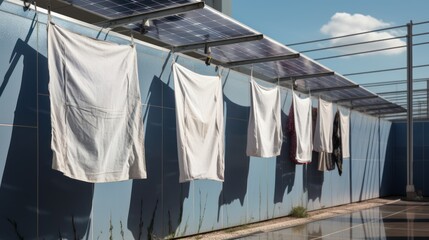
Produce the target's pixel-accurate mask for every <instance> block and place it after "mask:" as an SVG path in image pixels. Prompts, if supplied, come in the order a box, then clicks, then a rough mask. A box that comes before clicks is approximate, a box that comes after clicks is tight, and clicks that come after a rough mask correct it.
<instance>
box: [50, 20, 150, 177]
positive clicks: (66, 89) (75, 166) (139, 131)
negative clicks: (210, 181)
mask: <svg viewBox="0 0 429 240" xmlns="http://www.w3.org/2000/svg"><path fill="white" fill-rule="evenodd" d="M136 57H137V53H136V50H135V48H134V47H133V46H129V45H117V44H113V43H108V42H103V41H99V40H95V39H91V38H88V37H85V36H81V35H79V34H76V33H72V32H69V31H66V30H64V29H62V28H60V27H58V26H57V25H54V24H51V23H50V24H49V26H48V66H49V76H50V80H49V93H50V100H51V122H52V142H51V148H52V150H53V161H52V168H53V169H55V170H58V171H61V172H62V173H63V174H64V175H66V176H68V177H71V178H74V179H78V180H82V181H87V182H111V181H122V180H127V179H142V178H146V164H145V158H144V145H143V143H144V141H143V120H142V107H141V97H140V87H139V81H138V73H137V58H136Z"/></svg>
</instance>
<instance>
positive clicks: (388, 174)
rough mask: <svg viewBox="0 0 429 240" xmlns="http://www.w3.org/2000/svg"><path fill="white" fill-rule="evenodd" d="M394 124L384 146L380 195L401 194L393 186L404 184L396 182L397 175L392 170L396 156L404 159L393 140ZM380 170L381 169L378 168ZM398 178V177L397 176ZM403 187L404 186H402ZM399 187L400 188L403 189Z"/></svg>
mask: <svg viewBox="0 0 429 240" xmlns="http://www.w3.org/2000/svg"><path fill="white" fill-rule="evenodd" d="M394 126H395V124H392V128H391V134H389V138H388V141H387V146H386V155H385V156H386V157H385V159H384V160H385V161H384V166H382V167H383V170H382V172H383V175H382V176H381V183H380V197H384V196H389V195H401V194H400V191H398V189H400V188H398V187H395V186H405V185H406V184H398V182H399V181H398V176H395V177H394V174H395V173H394V170H395V168H394V167H395V166H394V164H395V161H396V159H397V158H402V159H405V158H406V156H403V154H401V153H399V154H398V152H399V151H397V149H398V146H397V145H396V141H395V132H394V131H395V128H394ZM380 170H381V169H380ZM399 179H400V178H399ZM403 189H404V188H403ZM403 189H400V190H403Z"/></svg>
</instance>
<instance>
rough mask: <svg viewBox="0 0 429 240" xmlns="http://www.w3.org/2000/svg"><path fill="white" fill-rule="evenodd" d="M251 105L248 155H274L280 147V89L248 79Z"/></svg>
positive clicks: (281, 137) (277, 153)
mask: <svg viewBox="0 0 429 240" xmlns="http://www.w3.org/2000/svg"><path fill="white" fill-rule="evenodd" d="M250 92H251V99H250V101H251V106H250V116H249V125H248V128H247V149H246V153H247V155H248V156H255V157H274V156H278V155H280V151H281V147H282V139H283V132H282V125H281V115H280V114H281V112H280V111H281V110H280V89H279V88H278V87H273V88H267V87H263V86H260V85H259V84H258V83H256V82H255V81H254V80H253V79H251V80H250Z"/></svg>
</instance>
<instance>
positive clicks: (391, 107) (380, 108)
mask: <svg viewBox="0 0 429 240" xmlns="http://www.w3.org/2000/svg"><path fill="white" fill-rule="evenodd" d="M395 108H401V109H403V110H404V111H406V110H405V109H404V108H403V107H401V106H390V107H378V108H371V109H365V110H364V112H366V113H368V112H375V111H380V110H387V109H395Z"/></svg>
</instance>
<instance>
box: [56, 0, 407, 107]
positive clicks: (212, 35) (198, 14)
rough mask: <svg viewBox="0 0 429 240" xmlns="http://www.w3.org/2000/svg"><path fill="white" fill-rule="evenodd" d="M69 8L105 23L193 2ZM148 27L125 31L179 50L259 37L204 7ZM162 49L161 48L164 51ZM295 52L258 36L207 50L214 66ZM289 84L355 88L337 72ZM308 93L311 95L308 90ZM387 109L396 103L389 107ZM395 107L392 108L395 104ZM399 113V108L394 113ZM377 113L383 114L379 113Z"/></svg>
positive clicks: (298, 67)
mask: <svg viewBox="0 0 429 240" xmlns="http://www.w3.org/2000/svg"><path fill="white" fill-rule="evenodd" d="M62 1H63V2H67V3H69V4H71V5H73V6H77V7H79V8H81V9H85V10H87V11H89V12H92V13H93V14H96V15H99V16H102V17H104V18H106V19H110V20H112V19H116V18H121V17H125V16H130V15H136V14H144V13H149V12H151V11H154V10H159V9H163V8H167V7H174V6H180V5H183V4H187V3H193V2H197V1H196V0H159V1H152V0H151V1H149V0H143V1H142V0H140V1H137V0H127V1H119V0H95V1H90V0H62ZM148 23H149V26H143V25H142V23H132V24H128V25H126V26H125V27H127V28H130V29H133V30H136V31H141V32H143V31H142V30H143V29H144V30H145V31H144V32H145V35H146V36H147V37H149V38H153V39H156V40H158V41H160V42H163V43H165V44H166V46H181V45H189V44H193V43H201V42H208V41H217V40H225V39H229V38H233V37H240V36H249V35H255V34H260V33H259V32H257V31H255V30H253V29H251V28H249V27H247V26H245V25H243V24H242V23H240V22H238V21H236V20H234V19H232V18H230V17H228V16H225V15H223V14H222V13H219V12H217V11H216V10H214V9H213V8H211V7H209V6H205V7H204V8H203V9H198V10H193V11H189V12H186V13H181V14H178V15H174V16H169V17H163V18H159V19H151V20H149V22H148ZM166 46H164V47H166ZM195 52H196V53H198V54H200V55H205V53H204V50H203V49H196V50H195ZM296 53H297V52H296V51H294V50H293V49H291V48H288V47H287V46H285V45H284V44H281V43H278V42H276V41H275V40H273V39H270V38H268V37H264V39H263V40H259V41H251V42H243V43H237V44H229V45H223V46H216V47H211V56H212V57H213V59H215V60H217V61H218V62H221V63H222V62H223V63H228V62H234V61H243V60H249V59H257V58H266V57H273V56H281V55H289V54H296ZM241 67H242V68H243V69H244V70H247V72H250V70H253V71H254V72H257V73H258V75H261V76H265V77H266V78H267V79H273V80H275V79H278V78H288V77H293V76H299V75H308V74H317V73H322V72H329V71H331V70H330V69H328V68H326V67H325V66H323V65H321V64H319V63H317V62H315V61H314V60H312V59H310V58H308V57H306V56H305V55H301V56H300V57H299V58H296V59H287V60H279V61H271V62H263V63H256V64H252V65H245V66H241ZM295 84H296V85H297V86H298V88H300V89H307V90H311V89H317V88H319V89H321V88H335V87H341V86H352V85H355V83H354V82H353V81H350V80H349V79H347V78H346V77H344V76H341V75H340V74H335V75H332V76H324V77H318V78H314V79H313V78H310V79H297V80H296V82H295ZM310 92H311V91H310ZM320 95H323V96H324V97H325V98H327V99H330V100H331V101H336V100H339V99H349V98H350V99H354V98H360V97H365V96H373V95H375V94H374V93H372V92H370V91H368V90H366V89H364V88H362V87H359V88H350V89H342V90H337V91H326V92H325V91H324V92H323V94H320ZM352 102H353V104H351V105H350V106H352V105H355V104H368V105H371V104H379V103H384V102H387V103H391V102H390V101H387V100H386V99H384V98H382V97H380V96H378V98H371V99H355V100H353V101H352ZM392 104H393V105H396V104H394V103H392ZM396 106H398V105H396ZM398 110H400V111H404V110H405V109H404V108H402V107H399V106H398V108H397V109H396V111H398ZM382 111H383V112H389V111H387V110H386V111H384V110H382Z"/></svg>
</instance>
